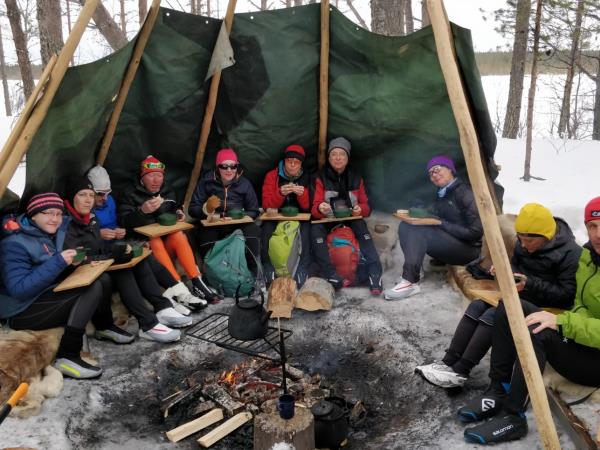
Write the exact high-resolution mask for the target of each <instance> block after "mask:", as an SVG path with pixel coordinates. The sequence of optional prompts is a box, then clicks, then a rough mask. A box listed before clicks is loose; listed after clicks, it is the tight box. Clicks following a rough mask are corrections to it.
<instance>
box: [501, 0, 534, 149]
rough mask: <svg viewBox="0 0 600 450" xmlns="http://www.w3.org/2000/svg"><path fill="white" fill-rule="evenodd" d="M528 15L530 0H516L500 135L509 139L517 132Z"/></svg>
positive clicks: (527, 37)
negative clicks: (510, 60) (508, 82)
mask: <svg viewBox="0 0 600 450" xmlns="http://www.w3.org/2000/svg"><path fill="white" fill-rule="evenodd" d="M530 15H531V0H518V2H517V17H516V22H515V40H514V44H513V54H512V62H511V66H510V84H509V88H508V102H507V103H506V114H505V116H504V129H503V130H502V137H505V138H510V139H515V138H516V137H517V135H518V133H519V123H520V118H521V102H522V101H523V77H524V76H525V61H526V59H527V44H528V39H529V17H530Z"/></svg>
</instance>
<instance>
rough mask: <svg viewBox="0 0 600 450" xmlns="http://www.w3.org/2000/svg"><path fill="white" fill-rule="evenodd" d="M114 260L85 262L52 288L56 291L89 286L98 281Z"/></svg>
mask: <svg viewBox="0 0 600 450" xmlns="http://www.w3.org/2000/svg"><path fill="white" fill-rule="evenodd" d="M114 261H115V260H114V259H105V260H103V261H97V262H95V263H94V264H84V265H83V266H79V267H78V268H77V269H75V271H74V272H73V273H72V274H71V275H69V276H68V277H67V278H65V279H64V280H62V282H61V283H60V284H58V285H57V286H56V287H55V288H54V289H52V290H53V291H54V292H61V291H68V290H70V289H76V288H79V287H84V286H89V285H90V284H92V283H93V282H94V281H96V280H97V279H98V277H99V276H100V275H102V274H103V273H104V272H105V271H106V269H108V268H109V267H110V265H111V264H112V263H113V262H114Z"/></svg>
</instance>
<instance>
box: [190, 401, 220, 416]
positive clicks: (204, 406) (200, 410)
mask: <svg viewBox="0 0 600 450" xmlns="http://www.w3.org/2000/svg"><path fill="white" fill-rule="evenodd" d="M214 407H215V404H214V402H212V401H210V400H207V401H205V402H201V403H198V404H197V405H196V406H194V409H192V415H193V416H198V415H200V414H204V413H205V412H206V411H210V410H211V409H213V408H214Z"/></svg>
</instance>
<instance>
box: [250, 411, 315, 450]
mask: <svg viewBox="0 0 600 450" xmlns="http://www.w3.org/2000/svg"><path fill="white" fill-rule="evenodd" d="M278 442H285V443H288V444H292V445H293V446H294V448H295V450H314V449H315V422H314V418H313V415H312V413H311V412H310V410H309V409H308V408H302V407H299V406H298V405H296V413H295V414H294V417H292V418H291V419H290V420H284V419H282V418H281V417H279V413H277V412H271V413H262V414H259V415H258V416H256V418H255V419H254V450H271V448H273V446H274V445H275V444H277V443H278Z"/></svg>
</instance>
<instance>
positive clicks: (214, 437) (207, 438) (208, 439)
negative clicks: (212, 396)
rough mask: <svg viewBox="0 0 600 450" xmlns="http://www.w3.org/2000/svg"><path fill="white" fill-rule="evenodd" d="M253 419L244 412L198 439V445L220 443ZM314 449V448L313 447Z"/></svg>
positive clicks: (208, 445) (205, 446) (206, 445)
mask: <svg viewBox="0 0 600 450" xmlns="http://www.w3.org/2000/svg"><path fill="white" fill-rule="evenodd" d="M250 419H252V414H250V413H249V412H242V413H239V414H237V415H235V416H233V417H232V418H231V419H229V420H228V421H226V422H224V423H222V424H221V425H219V426H218V427H217V428H215V429H214V430H212V431H211V432H210V433H208V434H205V435H204V436H202V437H201V438H200V439H198V444H200V445H201V446H202V447H204V448H207V447H210V446H211V445H213V444H214V443H215V442H217V441H220V440H221V439H223V438H224V437H225V436H227V435H228V434H230V433H231V432H232V431H234V430H237V429H238V428H239V427H241V426H242V425H244V424H245V423H246V422H248V421H249V420H250ZM313 448H314V446H313Z"/></svg>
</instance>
